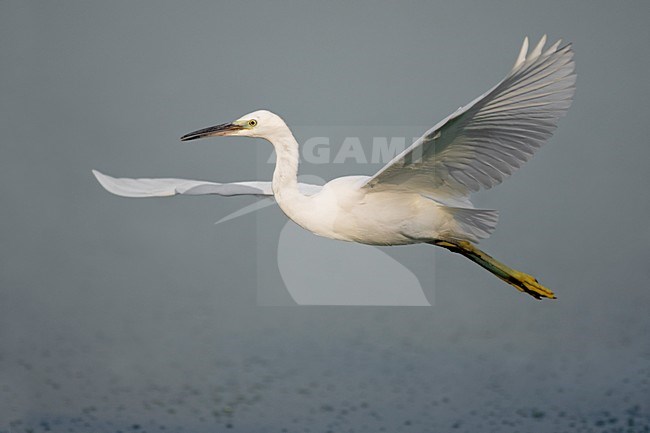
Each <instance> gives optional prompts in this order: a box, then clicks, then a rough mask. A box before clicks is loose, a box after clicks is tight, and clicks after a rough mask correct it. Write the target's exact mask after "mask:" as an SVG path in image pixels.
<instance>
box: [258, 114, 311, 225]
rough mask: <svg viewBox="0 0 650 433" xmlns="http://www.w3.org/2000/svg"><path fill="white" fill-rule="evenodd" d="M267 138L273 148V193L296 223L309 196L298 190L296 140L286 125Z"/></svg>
mask: <svg viewBox="0 0 650 433" xmlns="http://www.w3.org/2000/svg"><path fill="white" fill-rule="evenodd" d="M268 140H269V141H270V142H271V143H272V144H273V147H274V148H275V155H276V160H275V171H274V172H273V183H272V188H273V195H274V196H275V200H276V201H277V202H278V205H279V206H280V208H281V209H282V211H283V212H284V213H285V214H286V215H287V216H288V217H289V218H291V219H292V220H294V221H295V222H296V223H298V224H300V225H302V224H301V222H300V221H296V219H297V218H299V214H300V213H301V212H300V210H301V209H304V207H303V206H305V205H308V202H309V197H307V196H305V195H303V194H302V193H300V191H299V190H298V161H299V159H300V155H299V150H298V147H299V146H298V142H297V141H296V139H295V138H294V136H293V134H292V133H291V131H290V130H289V128H288V127H287V126H284V128H282V129H281V130H279V131H278V132H277V133H275V134H273V136H272V137H270V138H268Z"/></svg>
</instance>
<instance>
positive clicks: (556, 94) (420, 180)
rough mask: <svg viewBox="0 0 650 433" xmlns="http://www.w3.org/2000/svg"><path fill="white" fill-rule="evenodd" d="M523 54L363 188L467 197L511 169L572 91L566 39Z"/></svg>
mask: <svg viewBox="0 0 650 433" xmlns="http://www.w3.org/2000/svg"><path fill="white" fill-rule="evenodd" d="M545 43H546V36H543V37H542V38H541V40H540V41H539V43H538V44H537V46H536V47H535V48H534V49H533V50H532V51H531V52H530V53H528V38H526V39H525V40H524V43H523V46H522V47H521V52H520V53H519V56H518V57H517V61H516V62H515V65H514V67H513V68H512V71H510V73H509V74H508V75H507V76H506V77H505V78H504V79H503V80H502V81H501V82H500V83H499V84H497V85H496V86H494V87H493V88H492V89H490V90H489V91H488V92H486V93H484V94H483V95H481V96H479V97H478V98H476V99H475V100H474V101H472V102H470V103H469V104H467V105H466V106H464V107H461V108H459V109H458V110H456V112H454V113H453V114H451V115H450V116H448V117H447V118H446V119H444V120H443V121H441V122H439V123H438V124H437V125H436V126H434V127H433V128H431V129H430V130H428V131H427V132H426V133H425V134H424V135H423V136H422V137H420V138H419V139H418V140H417V141H416V142H415V143H413V144H412V145H411V146H409V147H408V148H407V149H406V150H405V151H404V152H402V153H401V154H399V155H397V156H396V157H395V158H394V159H393V160H392V161H390V162H389V163H388V164H387V165H386V166H384V167H383V168H382V169H381V170H379V171H378V172H377V173H376V174H375V175H374V176H373V177H371V178H370V179H369V180H368V181H367V182H366V183H365V184H364V185H362V188H370V189H377V190H380V189H382V188H383V187H390V188H392V189H394V188H402V189H405V190H411V191H420V192H438V193H445V194H449V195H451V196H466V195H468V194H469V193H470V192H472V191H478V190H479V189H480V188H481V187H483V188H486V189H487V188H491V187H493V186H494V185H497V184H499V183H501V181H503V179H504V178H506V177H507V176H509V175H510V174H512V173H513V172H514V171H515V170H516V169H517V168H519V167H520V166H521V165H522V164H523V163H524V162H526V161H527V160H528V159H530V157H531V156H532V155H533V153H534V152H535V151H536V150H537V149H538V148H539V147H540V146H541V145H542V144H543V143H544V142H545V141H546V140H547V139H548V138H549V137H550V136H551V135H552V133H553V131H554V130H555V128H556V126H557V123H558V120H559V118H560V117H561V116H563V115H564V114H565V113H566V112H567V110H568V108H569V106H570V105H571V101H572V99H573V95H574V92H575V81H576V75H575V65H574V62H573V51H572V50H571V45H570V44H569V45H564V46H562V47H560V41H558V42H556V43H555V44H553V45H552V46H551V47H550V48H548V49H546V50H544V44H545Z"/></svg>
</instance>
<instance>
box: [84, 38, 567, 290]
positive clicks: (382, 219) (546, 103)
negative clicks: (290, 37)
mask: <svg viewBox="0 0 650 433" xmlns="http://www.w3.org/2000/svg"><path fill="white" fill-rule="evenodd" d="M545 43H546V36H544V37H542V38H541V40H540V41H539V43H538V44H537V45H536V46H535V48H533V50H532V51H530V53H529V52H528V38H526V39H525V40H524V43H523V46H522V47H521V51H520V53H519V55H518V57H517V60H516V62H515V64H514V67H513V68H512V70H511V71H510V73H509V74H508V75H507V76H506V77H505V78H504V79H503V80H502V81H501V82H499V83H498V84H497V85H496V86H494V87H492V88H491V89H490V90H488V91H487V92H486V93H484V94H483V95H481V96H479V97H478V98H476V99H475V100H473V101H472V102H470V103H469V104H467V105H465V106H464V107H461V108H459V109H458V110H456V111H455V112H454V113H452V114H451V115H450V116H448V117H447V118H445V119H444V120H442V121H441V122H439V123H438V124H436V125H435V126H434V127H433V128H431V129H429V130H428V131H427V132H426V133H425V134H424V135H423V136H422V137H421V138H420V139H418V140H416V141H415V142H414V143H413V144H412V145H411V146H409V147H408V148H407V149H406V150H404V151H403V152H402V153H400V154H399V155H397V156H396V157H395V158H394V159H393V160H392V161H390V162H389V163H388V164H386V165H385V166H384V167H383V168H382V169H381V170H379V171H378V172H377V173H376V174H375V175H374V176H347V177H341V178H338V179H334V180H332V181H330V182H328V183H327V184H325V185H324V186H317V185H309V184H301V183H298V180H297V173H298V160H299V145H298V142H297V141H296V139H295V138H294V136H293V134H292V133H291V130H290V129H289V128H288V127H287V125H286V124H285V122H284V121H283V120H282V119H281V118H280V117H279V116H278V115H276V114H273V113H271V112H269V111H266V110H261V111H255V112H252V113H250V114H246V115H245V116H242V117H241V118H239V119H237V120H235V121H233V122H230V123H225V124H221V125H217V126H213V127H210V128H205V129H201V130H198V131H195V132H192V133H189V134H187V135H184V136H183V137H181V140H182V141H188V140H195V139H198V138H205V137H212V136H226V135H227V136H246V137H259V138H263V139H266V140H267V141H269V142H270V143H271V144H272V145H273V147H274V148H275V153H276V166H275V171H274V173H273V180H272V182H237V183H228V184H219V183H214V182H204V181H195V180H183V179H116V178H112V177H109V176H106V175H103V174H101V173H99V172H97V171H94V174H95V176H96V177H97V179H98V180H99V182H100V183H101V184H102V186H104V188H106V189H107V190H108V191H110V192H112V193H114V194H117V195H121V196H127V197H161V196H171V195H175V194H189V195H200V194H218V195H226V196H229V195H257V196H273V197H274V198H275V200H276V201H277V203H278V205H279V206H280V208H281V209H282V211H283V212H284V213H285V214H286V216H287V217H289V218H290V219H292V220H293V221H294V222H296V223H297V224H298V225H300V226H301V227H303V228H304V229H306V230H309V231H311V232H312V233H315V234H317V235H320V236H325V237H328V238H332V239H338V240H343V241H351V242H359V243H363V244H370V245H405V244H416V243H429V244H432V245H437V246H440V247H443V248H446V249H448V250H450V251H452V252H454V253H459V254H462V255H464V256H465V257H467V258H469V259H470V260H472V261H473V262H475V263H477V264H479V265H480V266H482V267H483V268H485V269H487V270H488V271H490V272H491V273H493V274H494V275H496V276H497V277H499V278H500V279H502V280H504V281H505V282H507V283H509V284H511V285H512V286H514V287H515V288H517V289H518V290H520V291H522V292H525V293H528V294H529V295H531V296H533V297H535V298H537V299H541V298H543V297H544V298H555V295H554V294H553V292H552V291H551V290H549V289H547V288H546V287H544V286H542V285H541V284H539V283H538V282H537V280H536V279H535V278H533V277H532V276H530V275H528V274H526V273H523V272H519V271H516V270H514V269H512V268H510V267H508V266H506V265H504V264H503V263H501V262H499V261H497V260H495V259H494V258H492V257H490V256H489V255H487V254H486V253H484V252H483V251H481V250H479V249H478V248H477V247H476V246H475V245H474V244H473V242H477V241H478V240H479V239H483V238H487V237H488V236H489V235H490V234H491V233H492V231H493V230H494V228H495V226H496V223H497V217H498V213H497V211H495V210H486V209H475V208H474V207H473V206H472V203H471V202H470V200H469V195H470V193H472V192H475V191H478V190H479V189H481V188H484V189H487V188H491V187H493V186H495V185H497V184H499V183H500V182H501V181H503V179H504V178H506V177H507V176H509V175H510V174H512V173H513V172H514V171H515V170H516V169H517V168H519V167H520V166H521V165H522V164H523V163H524V162H526V161H527V160H528V159H529V158H530V157H531V156H532V155H533V153H534V152H535V151H536V150H537V149H538V148H539V147H540V146H541V145H542V144H543V143H544V142H545V141H546V140H547V139H548V138H549V137H550V136H551V134H552V133H553V131H554V130H555V128H556V126H557V123H558V120H559V118H560V117H562V116H563V115H564V114H565V113H566V112H567V110H568V108H569V106H570V105H571V101H572V99H573V95H574V92H575V81H576V75H575V66H574V61H573V52H572V49H571V45H570V44H568V45H564V46H560V41H558V42H556V43H555V44H553V45H552V46H551V47H549V48H547V49H545V47H544V46H545Z"/></svg>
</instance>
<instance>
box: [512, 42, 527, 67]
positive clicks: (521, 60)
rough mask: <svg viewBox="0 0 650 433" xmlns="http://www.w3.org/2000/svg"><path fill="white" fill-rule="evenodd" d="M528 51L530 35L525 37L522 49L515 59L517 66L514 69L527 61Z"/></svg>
mask: <svg viewBox="0 0 650 433" xmlns="http://www.w3.org/2000/svg"><path fill="white" fill-rule="evenodd" d="M527 53H528V36H526V37H525V38H524V42H523V43H522V44H521V49H520V50H519V55H518V56H517V60H516V61H515V66H514V67H513V69H516V68H518V67H519V66H521V65H522V64H523V63H524V62H525V61H526V54H527Z"/></svg>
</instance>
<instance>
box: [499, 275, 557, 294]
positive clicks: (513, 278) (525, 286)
mask: <svg viewBox="0 0 650 433" xmlns="http://www.w3.org/2000/svg"><path fill="white" fill-rule="evenodd" d="M504 280H505V281H506V282H507V283H508V284H510V285H512V286H514V287H515V288H516V289H517V290H519V291H520V292H524V293H528V294H529V295H530V296H532V297H533V298H535V299H542V298H549V299H557V297H556V296H555V294H554V293H553V292H552V291H551V290H549V289H547V288H546V287H544V286H542V285H541V284H539V282H538V281H537V279H535V278H534V277H533V276H531V275H528V274H525V273H523V272H518V271H515V272H513V273H512V274H510V275H508V278H507V279H504Z"/></svg>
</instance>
